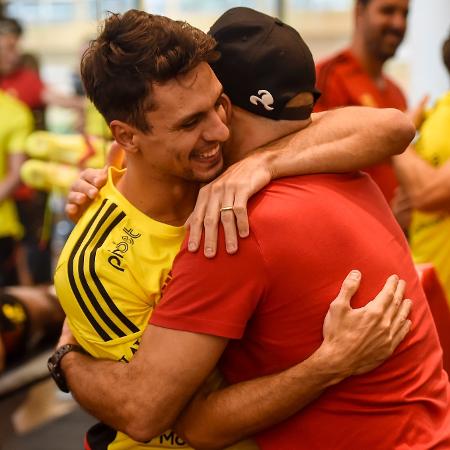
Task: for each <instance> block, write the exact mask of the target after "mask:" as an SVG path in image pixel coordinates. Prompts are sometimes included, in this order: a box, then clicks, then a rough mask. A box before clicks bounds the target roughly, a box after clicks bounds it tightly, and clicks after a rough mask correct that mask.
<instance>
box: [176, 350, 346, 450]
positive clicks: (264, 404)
mask: <svg viewBox="0 0 450 450" xmlns="http://www.w3.org/2000/svg"><path fill="white" fill-rule="evenodd" d="M344 377H345V375H343V374H342V373H341V374H339V373H337V372H336V369H333V368H332V367H331V366H330V364H329V361H327V358H325V356H324V354H323V353H322V352H321V351H318V352H316V353H314V354H313V355H312V356H311V357H309V358H308V359H307V360H305V361H303V362H302V363H300V364H298V365H296V366H294V367H292V368H290V369H287V370H286V371H284V372H282V373H280V374H275V375H271V376H266V377H261V378H257V379H254V380H250V381H247V382H243V383H239V384H236V385H233V386H228V387H226V388H224V389H220V390H218V391H214V392H208V391H201V392H198V393H197V395H196V397H195V398H194V399H193V400H192V401H191V403H190V404H189V405H188V407H187V408H186V409H185V410H184V411H183V413H182V415H181V416H180V417H179V418H178V421H177V424H176V426H175V430H176V431H177V432H178V434H179V435H180V436H182V437H183V438H184V439H186V440H187V441H188V442H189V444H190V445H191V446H192V447H194V448H197V449H214V448H223V447H224V446H227V445H230V444H232V443H234V442H236V441H239V440H242V439H244V438H246V437H249V436H252V435H254V434H256V433H258V432H260V431H262V430H264V429H265V428H268V427H269V426H272V425H274V424H276V423H278V422H280V421H282V420H284V419H286V418H288V417H289V416H291V415H292V414H295V413H296V412H297V411H299V410H301V409H302V408H303V407H305V406H306V405H308V404H309V403H310V402H311V401H313V400H314V399H316V398H317V397H318V396H319V395H320V394H321V393H322V392H323V390H324V389H326V388H327V387H328V386H331V385H333V384H336V383H338V382H339V381H341V379H342V378H344Z"/></svg>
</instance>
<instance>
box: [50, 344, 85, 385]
mask: <svg viewBox="0 0 450 450" xmlns="http://www.w3.org/2000/svg"><path fill="white" fill-rule="evenodd" d="M69 352H79V353H83V354H87V352H86V351H85V350H84V348H83V347H80V346H79V345H75V344H66V345H62V346H61V347H59V348H57V349H56V351H55V353H53V355H52V356H50V358H48V361H47V367H48V370H49V372H50V375H51V376H52V378H53V380H54V381H55V383H56V385H57V386H58V387H59V389H61V391H63V392H66V393H68V392H69V391H70V390H69V387H68V386H67V381H66V377H65V376H64V373H63V371H62V369H61V360H62V359H63V357H64V356H65V355H67V353H69Z"/></svg>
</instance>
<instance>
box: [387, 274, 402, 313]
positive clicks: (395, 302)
mask: <svg viewBox="0 0 450 450" xmlns="http://www.w3.org/2000/svg"><path fill="white" fill-rule="evenodd" d="M405 291H406V282H405V281H404V280H399V282H398V284H397V288H396V289H395V292H394V296H393V298H392V302H391V303H390V304H389V306H388V311H387V315H388V317H389V318H390V319H391V320H394V317H395V316H396V314H397V312H398V309H399V307H400V304H401V303H402V301H403V298H404V297H405Z"/></svg>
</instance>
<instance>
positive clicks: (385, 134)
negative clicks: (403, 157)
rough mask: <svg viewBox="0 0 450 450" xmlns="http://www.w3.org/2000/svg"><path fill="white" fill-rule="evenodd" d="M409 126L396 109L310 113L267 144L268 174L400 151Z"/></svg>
mask: <svg viewBox="0 0 450 450" xmlns="http://www.w3.org/2000/svg"><path fill="white" fill-rule="evenodd" d="M414 132H415V129H414V126H413V124H412V122H411V121H410V120H409V118H408V117H407V116H406V115H405V114H403V113H402V112H400V111H398V110H395V109H375V108H364V107H348V108H342V109H337V110H333V111H328V112H326V113H321V114H318V115H316V116H314V118H313V122H312V124H311V125H310V126H309V127H307V128H306V129H304V130H302V131H301V133H299V134H298V135H297V134H293V135H290V136H289V137H287V138H285V139H283V140H281V141H279V142H278V143H277V144H275V145H273V146H269V147H268V150H269V152H268V155H267V158H268V159H269V160H270V161H269V164H270V166H271V170H272V173H273V178H278V177H283V176H291V175H302V174H307V173H319V172H348V171H353V170H358V169H362V168H364V167H368V166H370V165H373V164H376V163H378V162H380V161H383V160H385V159H386V158H388V157H390V156H392V155H395V154H399V153H401V152H402V151H403V150H404V149H405V148H406V146H407V145H408V144H409V142H410V141H411V139H412V138H413V137H414ZM283 148H284V150H282V151H280V149H283Z"/></svg>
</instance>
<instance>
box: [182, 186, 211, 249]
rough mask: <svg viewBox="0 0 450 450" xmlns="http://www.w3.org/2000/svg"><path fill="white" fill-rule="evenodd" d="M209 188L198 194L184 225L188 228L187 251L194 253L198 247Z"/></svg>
mask: <svg viewBox="0 0 450 450" xmlns="http://www.w3.org/2000/svg"><path fill="white" fill-rule="evenodd" d="M208 198H209V187H208V186H205V187H203V188H202V189H200V192H199V193H198V197H197V202H196V203H195V208H194V210H193V211H192V213H191V215H190V216H189V218H188V220H187V221H186V223H185V226H187V227H189V241H188V250H189V251H190V252H196V251H197V250H198V248H199V246H200V240H201V238H202V233H203V219H204V217H205V214H206V206H207V205H208Z"/></svg>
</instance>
